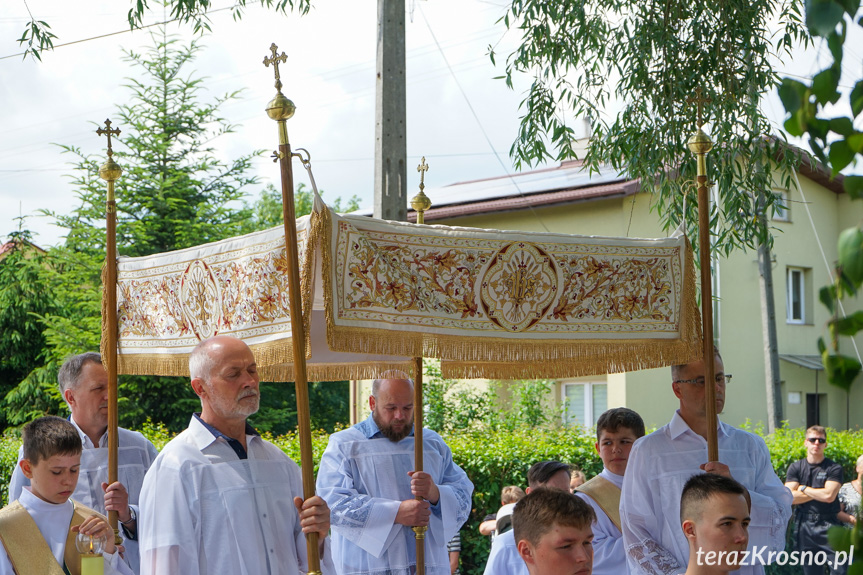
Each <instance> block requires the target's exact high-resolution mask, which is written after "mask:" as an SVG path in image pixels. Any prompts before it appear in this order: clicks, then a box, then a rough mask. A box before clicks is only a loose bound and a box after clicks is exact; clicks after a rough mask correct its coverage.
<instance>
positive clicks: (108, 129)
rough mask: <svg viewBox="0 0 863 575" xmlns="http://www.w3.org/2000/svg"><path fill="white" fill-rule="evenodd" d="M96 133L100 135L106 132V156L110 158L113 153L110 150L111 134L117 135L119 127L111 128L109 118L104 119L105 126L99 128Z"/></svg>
mask: <svg viewBox="0 0 863 575" xmlns="http://www.w3.org/2000/svg"><path fill="white" fill-rule="evenodd" d="M96 133H97V134H98V135H100V136H102V135H105V134H108V157H109V158H110V157H111V156H112V155H114V152H112V151H111V134H113V135H115V136H119V135H120V128H114V129H111V120H105V128H104V129H103V128H99V129H98V130H96Z"/></svg>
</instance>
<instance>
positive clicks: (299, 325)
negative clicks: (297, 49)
mask: <svg viewBox="0 0 863 575" xmlns="http://www.w3.org/2000/svg"><path fill="white" fill-rule="evenodd" d="M270 52H271V53H272V57H271V58H264V66H266V67H269V65H270V64H272V65H273V68H274V70H275V74H276V84H275V86H276V91H277V93H276V95H275V97H274V98H273V99H272V100H270V103H269V104H267V115H268V116H269V117H270V118H272V119H273V120H275V121H276V122H278V124H279V149H278V151H277V152H275V154H274V155H275V156H276V160H277V161H278V162H279V167H280V169H281V176H282V217H283V219H284V228H285V256H286V259H287V261H288V274H289V275H288V304H289V308H290V312H291V343H292V344H293V351H294V385H295V386H296V393H297V431H298V435H299V438H300V468H301V471H302V477H303V499H308V498H309V497H313V496H314V495H315V474H314V462H313V460H312V424H311V417H310V415H309V382H308V377H307V375H306V329H305V324H304V323H303V302H302V297H301V294H300V259H299V254H298V251H297V241H296V239H297V221H296V219H297V216H296V212H295V210H294V172H293V168H292V166H291V159H292V154H291V144H290V141H289V140H288V128H287V125H286V120H288V119H289V118H290V117H291V116H293V115H294V111H296V106H294V103H293V102H291V101H290V100H288V99H287V98H286V97H285V96H284V95H283V94H282V81H281V79H280V78H279V62H283V63H284V62H286V61H287V59H288V57H287V55H286V54H285V53H284V52H282V55H281V56H277V55H276V54H277V53H278V46H276V44H275V43H273V44H272V45H271V46H270ZM306 549H307V551H308V558H309V571H308V574H309V575H321V560H320V555H319V554H318V534H317V533H307V534H306Z"/></svg>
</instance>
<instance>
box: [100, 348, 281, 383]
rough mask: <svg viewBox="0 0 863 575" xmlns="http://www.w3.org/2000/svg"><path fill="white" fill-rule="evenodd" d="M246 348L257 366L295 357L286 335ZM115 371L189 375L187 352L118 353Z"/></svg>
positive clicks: (277, 363) (124, 373) (130, 373)
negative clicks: (249, 350) (250, 351)
mask: <svg viewBox="0 0 863 575" xmlns="http://www.w3.org/2000/svg"><path fill="white" fill-rule="evenodd" d="M249 348H250V349H251V350H252V353H254V354H255V363H257V364H258V367H261V366H264V367H266V366H278V365H280V364H285V363H293V361H294V351H293V346H292V343H291V338H289V337H288V338H286V339H280V340H278V341H269V342H266V343H257V344H254V345H250V346H249ZM117 373H118V374H121V375H170V376H177V377H189V354H188V353H172V354H156V353H152V354H150V353H136V354H125V355H124V354H120V355H118V356H117ZM267 381H269V380H267Z"/></svg>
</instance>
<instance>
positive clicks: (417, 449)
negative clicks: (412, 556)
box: [413, 357, 428, 575]
mask: <svg viewBox="0 0 863 575" xmlns="http://www.w3.org/2000/svg"><path fill="white" fill-rule="evenodd" d="M422 470H423V358H422V357H415V358H414V471H422ZM416 499H417V501H422V500H423V498H422V497H420V496H419V495H417V497H416ZM413 530H414V534H415V535H416V540H417V575H425V571H426V563H425V538H426V531H427V530H428V527H426V526H422V527H413Z"/></svg>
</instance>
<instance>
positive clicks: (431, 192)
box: [353, 142, 844, 222]
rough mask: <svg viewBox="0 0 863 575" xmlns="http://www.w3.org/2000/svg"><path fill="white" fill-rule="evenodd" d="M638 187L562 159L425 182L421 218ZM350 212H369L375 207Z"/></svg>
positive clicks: (836, 184) (816, 176)
mask: <svg viewBox="0 0 863 575" xmlns="http://www.w3.org/2000/svg"><path fill="white" fill-rule="evenodd" d="M781 146H782V147H787V149H788V150H790V151H791V152H792V153H796V154H798V155H799V158H800V165H799V172H800V174H801V175H803V176H805V177H807V178H809V179H810V180H812V181H814V182H815V183H817V184H820V185H822V186H824V187H825V188H827V189H828V190H831V191H832V192H834V193H836V194H841V193H844V176H842V175H841V174H839V175H837V176H836V177H833V176H832V174H831V172H830V170H829V169H828V168H827V167H826V166H824V165H823V164H821V163H820V162H818V161H817V160H816V159H814V158H813V157H812V156H811V155H810V154H808V153H806V152H805V151H804V150H802V149H801V148H798V147H796V146H793V145H791V144H788V143H784V142H783V143H782V144H781ZM639 189H640V186H639V180H638V179H632V178H628V177H627V175H626V174H625V173H621V172H619V171H617V170H615V169H613V168H611V167H608V166H604V167H602V168H600V169H599V170H593V171H591V170H590V169H588V168H585V167H584V166H583V165H582V162H581V161H578V160H576V161H565V162H562V163H561V164H560V165H558V166H553V167H550V168H542V169H538V170H531V171H528V172H520V173H517V174H511V175H510V174H507V175H503V176H495V177H492V178H484V179H478V180H470V181H466V182H457V183H455V184H450V185H447V186H442V187H439V188H432V187H429V188H428V189H427V190H426V195H428V196H429V198H431V199H432V207H431V209H429V210H428V211H426V212H425V221H426V222H431V221H434V220H442V219H448V218H454V217H463V216H470V215H474V214H489V213H494V212H506V211H513V210H522V209H527V208H532V207H537V206H551V205H555V204H572V203H576V202H583V201H590V200H598V199H610V198H614V197H625V196H629V195H632V194H635V193H637V192H638V191H639ZM353 213H354V214H357V215H361V216H371V215H372V213H373V210H372V209H371V208H364V209H361V210H357V211H355V212H353ZM408 221H411V222H415V221H416V212H414V211H413V210H412V209H410V208H408Z"/></svg>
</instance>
